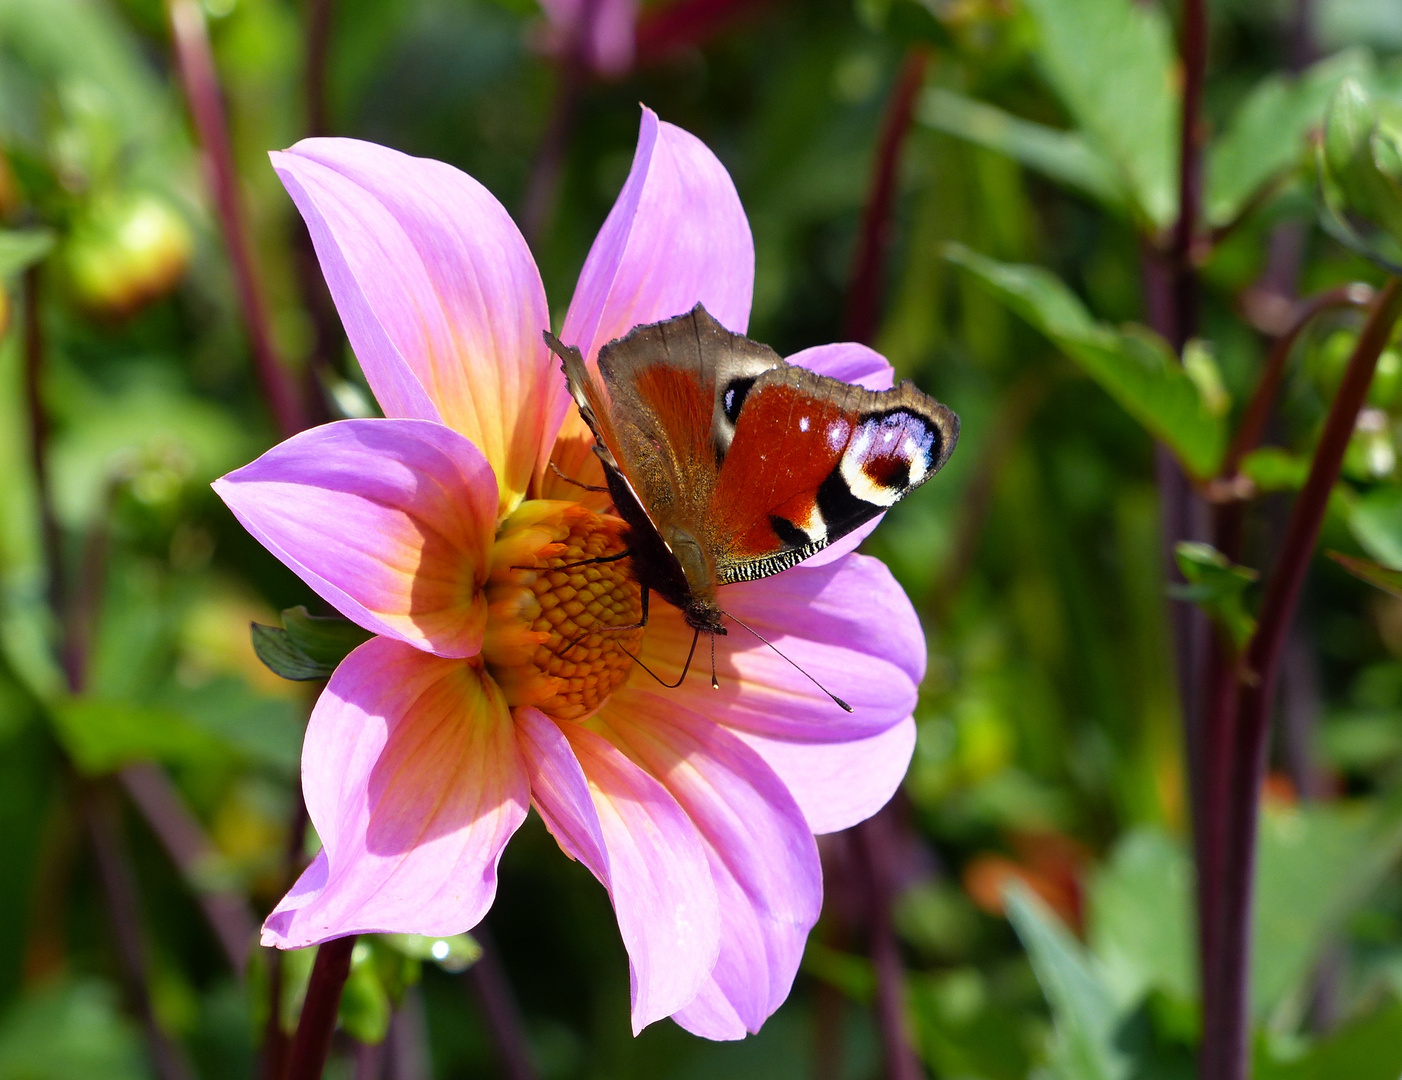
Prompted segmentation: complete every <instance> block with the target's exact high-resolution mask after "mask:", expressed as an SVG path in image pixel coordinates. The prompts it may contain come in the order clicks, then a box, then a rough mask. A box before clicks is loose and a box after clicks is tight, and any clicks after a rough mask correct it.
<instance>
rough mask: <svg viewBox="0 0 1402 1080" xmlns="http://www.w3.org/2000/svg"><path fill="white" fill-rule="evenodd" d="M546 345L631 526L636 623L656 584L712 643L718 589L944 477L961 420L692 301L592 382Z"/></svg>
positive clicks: (906, 385)
mask: <svg viewBox="0 0 1402 1080" xmlns="http://www.w3.org/2000/svg"><path fill="white" fill-rule="evenodd" d="M545 340H546V343H547V344H548V345H549V346H550V348H551V350H552V351H553V352H554V353H555V354H556V355H557V356H559V357H560V359H561V361H562V363H563V367H564V371H565V378H566V380H567V382H568V384H569V390H570V394H571V396H573V398H574V400H575V404H576V405H578V406H579V411H580V414H581V415H582V416H583V417H584V419H585V421H586V422H587V423H588V425H589V427H590V429H591V430H592V431H593V433H594V440H595V446H594V452H595V453H596V454H597V455H598V456H599V458H600V459H601V460H602V461H603V464H604V475H605V477H606V478H607V482H608V490H609V493H610V494H611V495H612V497H613V502H614V506H615V508H616V510H617V511H618V514H619V516H620V517H621V518H623V520H624V521H626V522H627V524H628V527H629V528H628V533H627V537H626V543H627V551H626V552H625V554H624V556H616V557H617V558H622V557H628V558H631V559H632V563H633V573H634V576H635V577H636V578H637V580H638V583H639V584H640V585H641V586H642V621H641V623H640V624H639V625H642V624H645V623H646V621H647V601H648V594H649V592H655V593H657V594H658V595H659V596H661V597H662V598H663V599H664V600H666V601H667V602H668V603H670V604H672V605H673V606H675V607H677V608H680V609H681V612H682V614H683V616H684V617H685V619H686V622H687V624H688V625H689V626H691V627H692V629H693V630H694V631H695V633H696V635H697V636H699V635H700V634H701V633H708V634H711V635H712V643H713V644H714V640H715V638H714V635H716V634H725V633H726V630H725V627H724V625H723V624H722V622H721V618H722V616H723V615H725V614H726V613H725V612H723V611H722V610H721V607H720V604H719V602H718V598H717V589H718V588H719V587H720V586H722V585H729V584H732V583H734V582H738V581H752V580H754V579H755V578H762V577H767V576H768V575H770V574H777V573H779V571H781V570H787V569H788V568H789V567H791V566H794V565H796V564H797V563H800V562H802V561H803V560H804V559H807V558H808V557H809V556H811V555H814V554H816V553H817V552H819V551H821V550H822V549H823V548H825V547H827V546H828V545H829V544H832V543H834V542H835V541H837V540H840V539H841V538H842V537H844V536H846V535H848V534H849V533H851V532H852V531H853V530H854V529H856V528H858V527H859V526H861V525H862V524H864V523H865V522H867V521H870V520H871V519H872V518H874V517H875V516H876V515H878V514H880V513H881V512H882V511H884V510H886V509H888V508H889V507H891V506H892V505H894V504H895V503H896V502H897V500H899V499H901V498H902V497H903V496H905V495H906V494H908V493H909V492H911V491H913V490H915V488H917V487H919V486H920V485H921V484H923V483H924V482H925V481H926V480H928V479H929V478H930V477H931V476H933V475H934V474H935V473H936V472H938V471H939V469H940V467H941V466H943V465H944V463H945V461H947V460H948V458H949V455H950V452H951V451H953V449H954V444H955V441H956V440H957V439H958V437H959V418H958V417H957V416H956V415H955V414H954V413H953V412H951V411H950V410H949V409H948V408H946V407H945V406H944V405H941V404H940V403H939V402H938V401H935V400H934V399H933V398H931V397H928V396H927V395H925V394H922V393H921V392H920V391H919V390H917V389H916V388H915V386H914V385H913V384H912V383H910V382H908V381H907V382H903V383H901V384H900V385H899V386H897V387H895V388H894V389H891V390H882V391H871V390H866V389H863V388H862V387H860V386H853V385H851V384H850V383H845V382H842V381H841V380H838V379H832V378H828V377H826V376H823V375H818V374H816V373H815V372H812V371H809V370H808V369H806V368H802V367H797V366H795V365H793V364H789V363H786V362H785V361H784V360H783V359H782V358H781V357H780V356H779V354H778V353H776V352H775V351H774V350H773V349H771V348H770V347H769V346H767V345H761V344H760V343H759V342H756V341H751V340H750V339H749V338H746V337H743V336H741V335H739V334H732V333H731V332H730V331H729V330H727V329H726V328H725V327H723V326H721V324H720V323H718V322H716V320H715V319H713V318H711V316H710V315H709V314H708V313H707V312H706V309H705V308H704V307H703V306H702V305H700V304H697V305H696V307H695V308H693V309H692V310H691V311H690V312H688V313H687V314H685V315H678V316H677V317H675V318H672V319H666V320H664V321H663V322H658V323H651V324H648V325H645V326H638V327H636V328H634V329H633V330H632V331H631V332H630V333H629V334H627V335H626V336H625V337H622V338H619V339H617V340H615V341H612V342H610V343H609V344H607V345H605V346H604V347H603V348H602V349H601V350H600V352H599V376H600V380H596V379H595V378H594V377H593V376H592V375H591V374H590V372H589V369H588V368H587V367H586V366H585V363H584V357H583V356H582V355H581V354H580V351H579V350H578V349H577V348H574V347H573V346H567V345H564V344H562V343H561V342H560V341H559V340H558V339H557V338H555V337H554V336H553V335H552V334H550V333H548V332H547V333H546V334H545ZM600 381H602V384H603V390H604V391H607V393H604V392H601V389H600V385H599V383H600ZM732 618H733V616H732ZM695 647H696V637H695V636H693V639H692V650H693V652H694V650H695ZM689 664H690V659H689V658H688V666H689ZM683 677H685V673H683ZM712 680H713V681H714V673H713V674H712ZM834 700H837V699H834ZM839 704H843V706H844V708H845V707H846V705H845V704H844V703H842V702H840V701H839Z"/></svg>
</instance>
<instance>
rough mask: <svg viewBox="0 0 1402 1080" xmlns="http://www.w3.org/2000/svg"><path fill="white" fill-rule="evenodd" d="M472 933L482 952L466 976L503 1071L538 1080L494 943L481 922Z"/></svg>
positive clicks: (518, 1079)
mask: <svg viewBox="0 0 1402 1080" xmlns="http://www.w3.org/2000/svg"><path fill="white" fill-rule="evenodd" d="M472 934H473V937H475V938H476V939H477V943H478V944H479V945H480V946H481V947H482V955H481V957H480V958H479V959H478V961H477V963H475V964H473V965H472V966H471V967H470V968H468V969H467V972H466V973H465V977H466V979H467V982H468V985H469V986H470V987H471V989H472V996H473V997H474V998H475V999H476V1001H477V1006H478V1008H480V1009H481V1010H482V1018H483V1019H484V1020H485V1021H486V1023H487V1031H488V1032H489V1033H490V1035H491V1037H492V1044H493V1045H494V1046H495V1048H496V1053H497V1062H498V1063H499V1064H500V1065H501V1071H502V1074H503V1075H504V1076H505V1077H506V1078H507V1080H537V1077H538V1075H539V1074H538V1073H537V1072H536V1067H535V1062H534V1061H533V1060H532V1059H531V1050H530V1045H529V1044H528V1043H527V1041H526V1026H525V1024H524V1023H522V1021H521V1010H520V1008H519V1006H517V1004H516V995H515V994H513V993H512V991H511V983H510V982H509V981H508V980H507V977H506V969H505V968H504V967H503V966H502V963H501V956H500V954H499V953H498V952H497V948H496V942H495V941H494V940H493V939H492V935H491V933H490V931H488V929H487V928H486V926H484V925H479V926H478V927H477V929H476V930H474V931H473V932H472Z"/></svg>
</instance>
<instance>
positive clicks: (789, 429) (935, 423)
mask: <svg viewBox="0 0 1402 1080" xmlns="http://www.w3.org/2000/svg"><path fill="white" fill-rule="evenodd" d="M958 434H959V420H958V418H957V417H956V416H955V415H954V414H953V413H952V412H950V411H949V410H948V409H947V408H945V407H944V406H943V405H941V404H940V403H939V402H937V401H935V400H934V399H933V398H930V397H927V396H926V395H924V394H922V393H920V392H919V391H918V390H916V389H915V387H914V386H912V385H911V384H910V383H903V384H901V385H900V386H898V387H896V388H895V389H894V390H886V391H881V392H873V391H869V390H864V389H862V388H861V387H858V386H852V385H850V384H848V383H844V382H840V381H838V380H836V379H829V378H825V377H823V376H821V375H816V374H814V373H813V372H811V371H807V370H805V369H803V368H798V367H792V366H788V365H785V366H784V367H783V368H779V369H776V370H773V371H769V372H766V373H765V374H763V375H761V376H760V377H759V378H758V379H756V380H755V381H754V383H753V385H752V386H751V387H750V388H749V392H748V394H747V395H746V396H745V398H744V400H743V403H742V404H741V405H740V407H739V410H738V416H737V419H736V421H735V434H734V438H733V439H732V441H731V444H730V451H729V453H727V454H726V456H725V459H724V462H723V463H722V465H721V469H720V474H719V476H718V477H717V479H716V484H715V488H714V491H713V492H712V494H711V501H710V505H709V506H708V507H707V509H706V511H705V513H704V514H703V515H702V519H703V521H704V523H705V526H704V528H705V534H704V535H705V537H706V540H707V542H708V543H709V545H710V547H711V550H712V551H713V553H714V555H715V559H716V569H717V573H718V577H719V581H720V583H721V584H726V583H729V582H734V581H749V580H752V579H754V578H759V577H766V576H768V575H769V574H774V573H778V572H779V571H780V570H784V569H787V568H788V567H790V566H793V565H794V564H795V563H798V562H801V561H803V560H804V559H806V558H808V557H809V556H810V555H813V554H815V553H816V552H818V551H821V550H822V549H823V548H825V547H827V546H828V545H829V544H831V543H833V542H834V541H836V540H839V539H841V538H842V537H843V536H846V535H847V534H848V533H850V532H851V531H852V530H853V529H855V528H857V527H858V526H860V525H862V524H863V523H864V522H867V521H870V520H871V519H872V518H873V517H875V516H876V515H877V514H879V513H881V512H882V511H883V510H886V509H887V508H888V507H890V506H892V505H893V504H894V503H895V502H896V501H897V500H899V499H900V498H902V497H903V496H904V495H906V494H907V493H908V492H910V491H912V490H914V489H915V488H916V487H919V486H920V485H921V484H922V483H924V482H925V481H926V480H928V479H929V478H930V477H931V476H933V475H934V474H935V472H937V471H938V470H939V468H940V467H941V466H942V465H943V464H944V462H945V461H946V460H947V459H948V457H949V454H950V451H952V450H953V449H954V443H955V440H956V439H957V438H958Z"/></svg>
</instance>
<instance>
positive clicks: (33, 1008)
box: [0, 979, 151, 1080]
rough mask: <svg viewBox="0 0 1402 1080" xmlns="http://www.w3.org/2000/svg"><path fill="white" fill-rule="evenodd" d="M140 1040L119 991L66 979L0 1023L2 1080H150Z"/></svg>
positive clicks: (92, 982)
mask: <svg viewBox="0 0 1402 1080" xmlns="http://www.w3.org/2000/svg"><path fill="white" fill-rule="evenodd" d="M150 1075H151V1074H150V1072H149V1069H148V1067H147V1065H146V1056H145V1053H144V1052H143V1050H142V1045H141V1037H140V1035H139V1034H138V1032H137V1031H136V1029H135V1027H134V1026H133V1025H132V1024H131V1022H130V1021H128V1020H127V1019H126V1018H125V1017H124V1016H123V1015H122V1010H121V1007H120V1004H119V1002H118V996H117V992H116V990H115V989H114V988H113V987H111V986H109V985H108V984H106V983H103V982H99V981H98V980H96V979H75V980H72V981H64V982H59V983H56V984H52V985H50V986H47V987H45V988H44V989H42V990H40V991H38V992H37V993H33V994H31V995H28V996H26V997H24V998H23V999H21V1000H20V1001H19V1002H18V1003H16V1004H15V1005H14V1006H13V1007H12V1008H11V1009H10V1010H9V1012H7V1013H6V1014H5V1018H4V1020H3V1021H0V1080H90V1078H93V1077H101V1078H102V1080H146V1078H147V1077H148V1076H150Z"/></svg>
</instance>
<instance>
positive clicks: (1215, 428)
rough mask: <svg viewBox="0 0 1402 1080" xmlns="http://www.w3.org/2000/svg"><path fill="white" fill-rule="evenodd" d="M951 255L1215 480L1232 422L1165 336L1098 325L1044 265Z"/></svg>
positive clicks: (955, 251)
mask: <svg viewBox="0 0 1402 1080" xmlns="http://www.w3.org/2000/svg"><path fill="white" fill-rule="evenodd" d="M946 254H947V257H948V258H949V259H950V260H951V261H952V262H954V263H956V264H957V265H959V266H962V267H963V268H964V269H966V270H968V271H969V272H970V273H972V274H974V275H975V276H976V277H977V278H978V280H980V281H982V282H983V283H984V284H985V285H987V286H988V287H989V288H991V289H992V290H993V292H994V293H995V294H996V295H997V296H998V297H999V298H1000V299H1002V300H1003V302H1004V303H1006V304H1007V305H1008V307H1010V308H1011V309H1012V310H1013V311H1015V312H1016V313H1017V314H1019V315H1021V316H1022V317H1023V318H1024V319H1026V320H1027V321H1028V322H1030V323H1031V324H1032V325H1033V326H1035V327H1036V328H1037V329H1038V330H1040V331H1041V332H1042V333H1044V334H1045V335H1046V336H1047V337H1048V338H1050V339H1051V340H1052V341H1053V342H1054V343H1055V344H1056V345H1057V346H1058V347H1059V348H1061V349H1062V350H1063V351H1064V352H1065V353H1066V354H1067V355H1068V356H1070V357H1071V358H1072V359H1073V360H1075V361H1076V362H1077V363H1079V364H1080V366H1081V367H1082V368H1083V369H1084V370H1085V372H1086V374H1088V375H1089V376H1090V377H1091V378H1093V379H1094V380H1095V381H1096V382H1098V383H1099V384H1100V385H1101V386H1102V387H1103V388H1104V389H1105V390H1106V392H1107V393H1109V394H1110V396H1111V397H1113V398H1114V399H1115V400H1116V401H1118V402H1119V403H1120V405H1121V406H1123V407H1124V409H1125V410H1126V411H1127V412H1128V413H1130V415H1132V416H1133V417H1134V418H1135V419H1136V420H1138V421H1139V422H1140V423H1141V424H1143V425H1144V427H1145V428H1146V429H1147V430H1148V431H1149V433H1150V434H1152V435H1153V436H1154V437H1155V438H1157V439H1160V440H1161V441H1163V442H1164V443H1165V444H1167V445H1168V447H1169V448H1170V449H1171V450H1173V452H1174V453H1175V454H1176V455H1177V456H1178V458H1179V460H1180V461H1182V463H1183V465H1184V467H1185V468H1186V469H1187V470H1188V471H1189V472H1190V473H1192V474H1193V475H1196V476H1200V477H1208V476H1211V475H1213V474H1214V473H1215V472H1216V471H1217V467H1218V464H1219V462H1220V461H1221V459H1222V454H1223V452H1224V450H1225V447H1226V424H1225V418H1224V417H1223V416H1222V415H1221V412H1220V410H1217V409H1216V408H1215V407H1214V406H1213V405H1210V404H1209V403H1208V402H1207V401H1205V400H1204V398H1203V395H1202V392H1201V391H1200V390H1199V388H1198V385H1197V384H1196V383H1195V382H1194V380H1193V379H1192V378H1191V377H1189V375H1188V374H1187V372H1185V371H1184V370H1183V367H1182V365H1181V364H1179V363H1178V360H1177V359H1176V358H1175V357H1174V355H1173V352H1172V350H1171V349H1169V347H1168V344H1167V343H1166V342H1165V341H1164V340H1163V339H1162V338H1160V337H1159V336H1158V335H1156V334H1153V333H1151V332H1150V331H1148V330H1146V329H1144V328H1143V327H1134V326H1131V327H1127V328H1125V329H1123V330H1116V329H1114V328H1113V327H1110V326H1107V325H1105V324H1104V323H1099V322H1096V321H1095V320H1094V319H1093V318H1092V317H1091V315H1090V313H1089V312H1088V311H1086V309H1085V307H1084V305H1082V303H1081V302H1080V300H1079V299H1077V297H1076V296H1075V294H1074V293H1072V292H1071V290H1070V289H1069V288H1067V287H1066V285H1065V283H1064V282H1062V281H1061V280H1060V279H1059V278H1058V277H1057V276H1056V275H1055V274H1053V273H1052V272H1051V271H1049V270H1046V269H1043V268H1042V267H1040V266H1026V265H1015V264H1011V263H1000V262H997V261H996V260H994V259H990V258H988V257H987V256H984V255H980V254H978V253H977V252H974V251H970V250H969V249H968V248H966V247H964V246H962V245H959V244H951V245H950V246H949V247H948V248H947V249H946Z"/></svg>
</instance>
